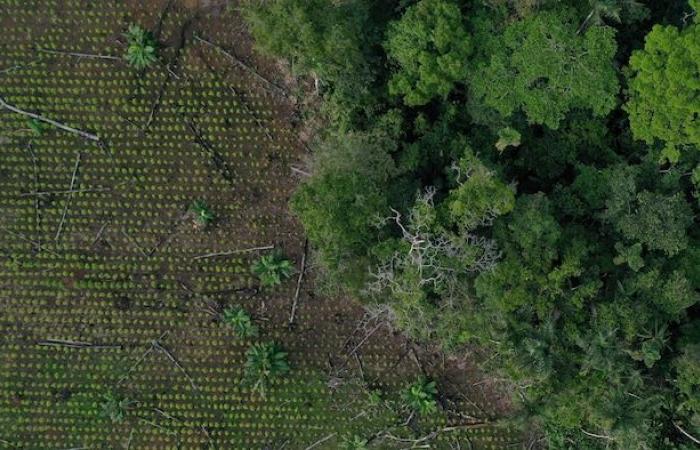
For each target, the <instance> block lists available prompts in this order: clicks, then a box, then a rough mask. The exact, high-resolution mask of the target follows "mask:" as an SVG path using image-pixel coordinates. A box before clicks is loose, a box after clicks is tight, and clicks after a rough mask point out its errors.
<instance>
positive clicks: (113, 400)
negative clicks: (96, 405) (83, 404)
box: [100, 392, 135, 423]
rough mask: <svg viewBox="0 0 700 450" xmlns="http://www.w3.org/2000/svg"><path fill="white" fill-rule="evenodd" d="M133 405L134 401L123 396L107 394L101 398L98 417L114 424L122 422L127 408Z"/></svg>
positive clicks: (112, 393)
mask: <svg viewBox="0 0 700 450" xmlns="http://www.w3.org/2000/svg"><path fill="white" fill-rule="evenodd" d="M134 403H135V402H134V401H132V400H130V399H129V398H127V397H125V396H123V395H120V394H116V393H114V392H108V393H107V394H105V395H103V396H102V401H101V403H100V416H101V417H103V418H105V419H109V420H111V421H112V422H115V423H117V422H123V421H124V419H125V418H126V414H127V411H128V410H129V407H130V406H131V405H133V404H134Z"/></svg>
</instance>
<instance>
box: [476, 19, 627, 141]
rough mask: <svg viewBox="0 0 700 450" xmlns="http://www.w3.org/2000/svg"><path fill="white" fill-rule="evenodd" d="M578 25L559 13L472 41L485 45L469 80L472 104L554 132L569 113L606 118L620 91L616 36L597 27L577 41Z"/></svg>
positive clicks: (611, 31) (484, 34)
mask: <svg viewBox="0 0 700 450" xmlns="http://www.w3.org/2000/svg"><path fill="white" fill-rule="evenodd" d="M576 22H577V20H576V15H575V14H574V13H573V12H572V11H571V10H566V9H563V10H558V11H543V12H540V13H538V14H535V15H531V16H529V17H527V18H525V19H522V20H519V21H517V22H515V23H512V24H510V25H508V26H506V28H505V30H504V31H503V33H502V34H500V33H499V34H497V35H496V36H494V37H492V33H493V29H488V28H485V29H483V31H481V33H480V34H477V35H476V37H475V39H483V40H484V41H485V42H487V44H486V45H485V51H484V53H483V56H482V57H481V58H480V59H479V62H478V63H477V64H476V67H475V68H474V70H473V71H472V73H471V76H470V77H469V84H470V86H471V89H472V91H473V93H474V96H475V100H478V101H480V102H483V104H485V105H486V106H488V107H490V108H493V109H495V110H496V111H498V112H499V113H500V114H501V115H502V116H503V117H505V118H508V117H510V116H512V115H513V114H514V113H516V112H518V111H522V112H523V113H524V114H525V116H526V117H527V120H528V122H530V123H537V124H544V125H547V126H548V127H550V128H552V129H556V128H558V127H559V124H560V122H561V121H562V120H563V119H564V117H565V115H566V113H567V112H569V111H571V110H573V109H588V110H590V111H592V112H593V114H595V115H597V116H605V115H606V114H608V113H609V112H610V111H611V110H612V109H613V108H614V106H615V95H616V94H617V91H618V82H617V76H616V74H615V68H614V64H613V57H614V55H615V49H616V44H615V40H614V34H615V33H614V31H613V30H612V29H611V28H608V27H596V28H593V29H590V30H589V31H588V32H587V33H585V34H584V35H577V34H576V29H575V26H576Z"/></svg>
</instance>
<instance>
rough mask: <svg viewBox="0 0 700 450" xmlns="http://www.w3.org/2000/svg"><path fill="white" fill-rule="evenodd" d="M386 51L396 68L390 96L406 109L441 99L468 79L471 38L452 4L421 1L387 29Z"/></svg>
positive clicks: (448, 0)
mask: <svg viewBox="0 0 700 450" xmlns="http://www.w3.org/2000/svg"><path fill="white" fill-rule="evenodd" d="M385 47H386V50H387V53H388V54H389V57H390V58H391V59H392V60H394V61H395V62H396V63H397V64H398V71H397V72H396V73H395V74H394V75H393V76H392V78H391V80H390V81H389V92H390V93H391V94H394V95H402V96H403V97H404V101H405V102H406V104H407V105H412V106H415V105H424V104H426V103H428V102H429V101H430V100H432V99H433V98H435V97H439V98H444V97H446V96H447V94H449V93H450V91H452V89H453V88H454V85H455V83H459V82H464V81H465V80H466V77H467V58H468V57H469V55H470V54H471V51H472V43H471V37H470V36H469V34H468V32H467V30H466V28H465V26H464V24H463V22H462V13H461V11H460V8H459V4H458V2H456V1H453V0H420V1H419V2H418V3H416V4H415V5H412V6H409V7H408V8H407V9H406V11H405V12H404V14H403V16H402V17H401V19H400V20H398V21H396V22H393V23H392V24H390V25H389V29H388V34H387V41H386V43H385Z"/></svg>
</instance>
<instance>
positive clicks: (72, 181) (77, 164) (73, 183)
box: [54, 152, 82, 242]
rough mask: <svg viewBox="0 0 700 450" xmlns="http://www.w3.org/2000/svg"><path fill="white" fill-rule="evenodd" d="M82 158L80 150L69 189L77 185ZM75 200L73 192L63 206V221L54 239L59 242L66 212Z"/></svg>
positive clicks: (59, 224)
mask: <svg viewBox="0 0 700 450" xmlns="http://www.w3.org/2000/svg"><path fill="white" fill-rule="evenodd" d="M80 158H82V154H81V153H80V152H78V155H77V157H76V159H75V167H74V168H73V176H72V177H71V179H70V188H69V189H68V190H69V191H72V190H73V187H75V177H76V176H77V175H78V167H79V166H80ZM72 200H73V194H72V193H71V194H68V199H66V205H65V206H64V207H63V214H62V215H61V221H60V222H59V223H58V229H57V230H56V236H55V237H54V241H56V242H58V238H60V237H61V231H62V230H63V223H64V222H65V220H66V213H68V208H69V207H70V204H71V201H72Z"/></svg>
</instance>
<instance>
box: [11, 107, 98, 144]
mask: <svg viewBox="0 0 700 450" xmlns="http://www.w3.org/2000/svg"><path fill="white" fill-rule="evenodd" d="M0 106H2V107H3V108H5V109H8V110H10V111H12V112H14V113H17V114H21V115H23V116H27V117H30V118H32V119H36V120H40V121H42V122H45V123H48V124H50V125H53V126H55V127H56V128H60V129H61V130H63V131H67V132H69V133H73V134H77V135H78V136H81V137H83V138H85V139H90V140H91V141H95V142H100V138H99V136H96V135H94V134H91V133H88V132H85V131H82V130H78V129H77V128H73V127H69V126H68V125H64V124H62V123H61V122H57V121H55V120H53V119H49V118H47V117H44V116H41V115H39V114H35V113H33V112H29V111H25V110H23V109H19V108H17V107H16V106H12V105H10V104H9V103H7V102H6V101H5V100H4V99H3V98H2V97H0Z"/></svg>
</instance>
